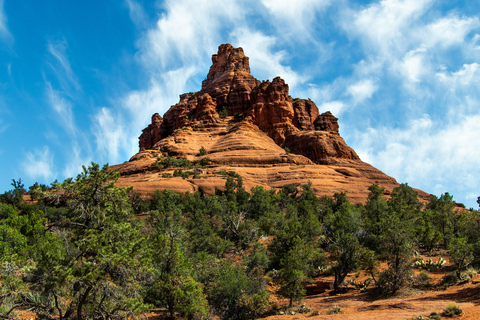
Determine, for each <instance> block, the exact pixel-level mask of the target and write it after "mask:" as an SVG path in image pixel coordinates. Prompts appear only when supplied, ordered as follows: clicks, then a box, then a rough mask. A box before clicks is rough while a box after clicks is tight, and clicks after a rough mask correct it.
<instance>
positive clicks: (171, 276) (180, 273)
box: [148, 191, 207, 319]
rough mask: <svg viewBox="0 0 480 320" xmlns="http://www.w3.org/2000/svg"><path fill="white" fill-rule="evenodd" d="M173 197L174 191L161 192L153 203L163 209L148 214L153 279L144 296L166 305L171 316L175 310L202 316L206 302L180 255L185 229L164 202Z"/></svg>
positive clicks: (176, 210) (177, 214)
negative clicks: (150, 230)
mask: <svg viewBox="0 0 480 320" xmlns="http://www.w3.org/2000/svg"><path fill="white" fill-rule="evenodd" d="M177 197H179V195H178V194H175V193H173V192H171V191H165V192H164V199H163V201H162V203H161V204H159V203H157V207H160V208H162V209H163V211H161V212H160V211H152V212H151V213H150V214H151V216H150V223H151V224H152V226H153V228H154V232H152V233H151V235H150V237H149V241H148V243H149V244H150V252H151V254H152V256H153V279H152V280H151V282H152V283H151V285H150V288H149V290H148V299H149V300H151V301H152V302H154V303H155V304H156V305H157V306H159V307H166V308H167V309H168V311H169V313H170V316H171V317H172V318H173V317H175V314H176V313H179V314H180V315H182V316H184V317H185V318H187V319H192V318H194V317H195V318H202V317H204V316H206V314H207V302H206V299H205V298H204V296H203V294H202V289H201V287H200V283H199V282H197V281H196V280H195V279H194V278H193V269H192V267H191V266H190V265H189V264H188V262H187V261H186V259H185V257H184V244H183V243H184V241H185V240H184V237H186V235H185V233H186V231H185V228H184V226H183V225H182V223H183V220H184V218H183V215H182V211H181V210H180V208H179V207H174V204H175V202H174V201H168V200H171V198H177ZM178 200H179V199H178Z"/></svg>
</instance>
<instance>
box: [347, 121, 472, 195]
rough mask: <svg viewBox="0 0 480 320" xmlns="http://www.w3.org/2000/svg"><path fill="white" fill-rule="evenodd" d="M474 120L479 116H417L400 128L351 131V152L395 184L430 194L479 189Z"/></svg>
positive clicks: (462, 192)
mask: <svg viewBox="0 0 480 320" xmlns="http://www.w3.org/2000/svg"><path fill="white" fill-rule="evenodd" d="M479 121H480V115H477V116H471V117H462V118H460V119H459V120H458V121H457V122H456V123H453V124H451V125H447V126H446V125H443V124H442V123H440V122H436V121H433V120H432V119H430V117H429V116H428V115H423V116H422V117H420V118H419V119H416V120H412V121H410V123H409V126H408V127H406V128H401V129H400V128H399V129H392V128H387V127H382V128H377V129H375V128H369V129H368V130H366V131H365V132H363V133H357V140H356V141H355V143H354V145H355V150H356V151H357V153H358V154H359V155H360V157H361V158H362V159H363V160H364V161H367V162H370V163H371V164H372V165H374V166H376V167H377V168H379V169H380V170H382V171H384V172H385V173H387V174H388V175H390V176H393V177H395V178H396V179H397V180H398V181H400V182H408V183H409V184H410V185H411V186H414V187H416V188H420V189H422V190H424V191H426V192H430V193H434V194H436V195H440V194H442V193H444V192H447V191H449V192H450V193H452V192H457V194H456V196H465V195H466V194H467V193H469V191H468V190H474V189H476V190H479V189H480V181H478V179H476V178H474V177H478V176H480V167H478V159H479V158H480V140H479V139H478V137H479V136H480V128H479V127H478V125H477V124H478V123H479ZM454 196H455V194H454ZM477 196H478V195H477ZM468 200H474V199H468Z"/></svg>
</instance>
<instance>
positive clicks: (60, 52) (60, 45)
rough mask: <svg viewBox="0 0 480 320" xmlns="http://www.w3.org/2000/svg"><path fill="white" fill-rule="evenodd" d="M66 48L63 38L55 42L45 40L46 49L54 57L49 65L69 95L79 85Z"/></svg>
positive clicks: (75, 90)
mask: <svg viewBox="0 0 480 320" xmlns="http://www.w3.org/2000/svg"><path fill="white" fill-rule="evenodd" d="M66 50H67V42H66V41H65V40H63V41H56V42H53V41H51V40H49V41H48V42H47V51H48V53H50V55H51V57H53V58H54V59H53V61H52V62H49V65H50V67H51V69H52V71H53V72H54V73H55V75H56V78H57V80H58V81H59V83H60V86H61V88H62V90H63V91H64V92H65V93H66V94H68V95H69V96H73V95H74V94H75V93H76V92H77V91H79V90H80V85H79V84H78V81H77V77H76V75H75V74H74V73H73V71H72V67H71V66H70V61H69V60H68V58H67V54H66Z"/></svg>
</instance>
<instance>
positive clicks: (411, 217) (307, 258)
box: [0, 159, 480, 320]
mask: <svg viewBox="0 0 480 320" xmlns="http://www.w3.org/2000/svg"><path fill="white" fill-rule="evenodd" d="M159 165H161V166H174V165H176V164H173V163H171V161H170V160H169V159H162V161H159ZM181 165H182V166H183V167H184V168H188V167H189V164H187V163H181ZM180 173H182V172H180ZM118 178H119V174H118V173H117V172H114V171H110V170H109V169H108V166H106V165H105V166H103V167H101V166H99V165H97V164H94V163H92V164H91V165H90V166H89V167H88V168H87V167H84V169H83V172H82V173H80V174H79V175H78V176H77V177H76V178H74V179H73V178H71V179H67V180H65V181H63V182H61V183H58V182H56V183H53V184H52V185H51V186H44V185H39V184H35V185H33V186H31V187H30V188H29V189H28V191H27V190H26V189H25V187H24V185H23V184H22V182H21V180H19V181H15V180H14V181H13V183H12V187H13V188H12V190H10V191H8V192H5V193H4V194H2V195H0V319H13V318H15V316H16V312H17V311H18V310H26V309H29V310H32V311H34V312H35V313H36V316H37V318H39V319H79V320H80V319H127V318H145V317H146V314H148V313H149V312H152V310H153V311H155V312H156V313H157V314H161V315H162V316H164V317H172V318H173V317H182V318H185V319H202V318H207V317H209V316H211V315H215V316H218V317H220V318H222V319H252V318H259V317H262V316H266V315H269V314H274V313H276V312H280V311H279V310H286V309H285V308H287V309H288V308H292V307H294V306H296V305H299V304H298V303H299V302H300V301H301V300H302V298H303V297H304V296H305V295H306V284H307V283H308V281H309V280H310V279H314V278H316V277H319V276H322V275H325V274H330V275H333V279H334V280H333V282H332V290H334V291H335V292H336V293H342V292H344V290H346V288H349V289H352V284H351V283H347V281H346V278H347V275H348V274H351V273H352V272H358V271H360V270H362V271H363V272H364V273H366V274H368V278H367V279H365V280H364V281H362V283H355V284H354V285H353V288H354V289H358V290H364V291H365V290H366V291H369V292H370V293H371V295H372V296H373V297H385V296H390V295H393V294H396V293H398V292H399V291H401V290H403V289H404V288H409V287H416V288H420V290H428V289H429V288H431V286H432V284H430V283H429V279H428V273H427V272H428V271H431V270H436V269H440V268H443V267H444V264H445V263H444V262H442V261H443V260H442V261H437V262H433V261H428V260H427V261H425V260H424V259H421V258H419V257H417V255H418V252H432V251H434V250H441V251H442V252H445V254H447V255H448V259H449V260H450V262H451V263H452V266H451V272H450V273H449V274H448V276H447V277H445V280H444V281H443V283H442V285H444V286H448V285H451V284H455V283H458V282H461V281H467V280H468V277H469V272H470V273H471V272H472V269H468V270H467V268H475V267H477V266H478V264H479V262H480V231H479V230H480V228H479V227H480V216H479V212H478V211H477V210H458V209H456V208H455V203H454V202H453V197H452V196H451V195H449V194H448V193H446V194H443V195H441V196H440V197H436V196H433V195H432V196H431V197H430V200H429V201H428V202H427V203H422V202H420V201H419V199H418V197H417V194H416V192H415V191H414V190H413V189H412V188H411V187H409V186H408V185H406V184H405V185H400V186H399V187H397V188H396V189H394V190H393V192H392V193H391V194H390V195H389V196H388V197H387V196H386V195H384V190H383V188H382V187H380V186H378V185H372V186H371V187H370V188H369V191H370V193H369V196H368V200H367V201H366V203H365V204H363V205H362V204H356V205H355V204H352V203H351V202H350V201H349V199H348V197H347V196H346V195H345V194H342V193H337V194H334V195H332V197H326V196H325V197H317V196H315V194H314V193H313V190H312V188H311V185H310V184H309V183H307V184H304V185H301V186H292V185H285V186H284V187H283V188H282V189H281V191H279V192H275V191H274V190H266V189H264V188H263V187H255V188H252V189H251V190H249V191H247V190H245V188H244V186H243V181H242V177H241V176H239V175H238V174H226V183H225V188H224V190H217V192H216V194H215V195H212V196H209V195H204V194H201V193H198V192H197V193H194V194H192V193H185V194H179V193H174V192H172V191H169V190H165V191H163V192H160V191H158V192H156V193H155V194H154V195H153V196H152V197H151V198H149V199H146V198H144V197H142V196H141V195H139V194H138V193H136V192H135V191H134V190H133V189H131V188H118V187H116V186H115V184H114V183H115V181H116V180H117V179H118ZM381 266H383V267H381ZM415 268H419V269H422V270H423V271H422V272H420V273H419V274H418V275H417V276H415V277H412V275H413V271H414V269H415ZM272 295H276V296H283V297H284V299H285V303H284V304H282V303H279V302H274V301H273V300H272V299H271V296H272ZM454 307H455V308H454ZM281 312H284V311H281ZM341 312H342V309H341V308H340V307H339V306H332V307H331V313H332V314H334V313H341ZM460 313H461V310H460V311H459V308H458V307H456V306H448V307H446V309H445V310H444V314H445V315H447V314H448V315H449V316H450V315H456V314H460Z"/></svg>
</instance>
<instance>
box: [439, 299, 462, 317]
mask: <svg viewBox="0 0 480 320" xmlns="http://www.w3.org/2000/svg"><path fill="white" fill-rule="evenodd" d="M462 313H463V310H462V309H460V307H458V306H457V305H456V304H455V303H453V302H451V303H449V304H448V305H447V307H446V308H445V309H443V315H444V316H445V317H454V316H459V315H461V314H462Z"/></svg>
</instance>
